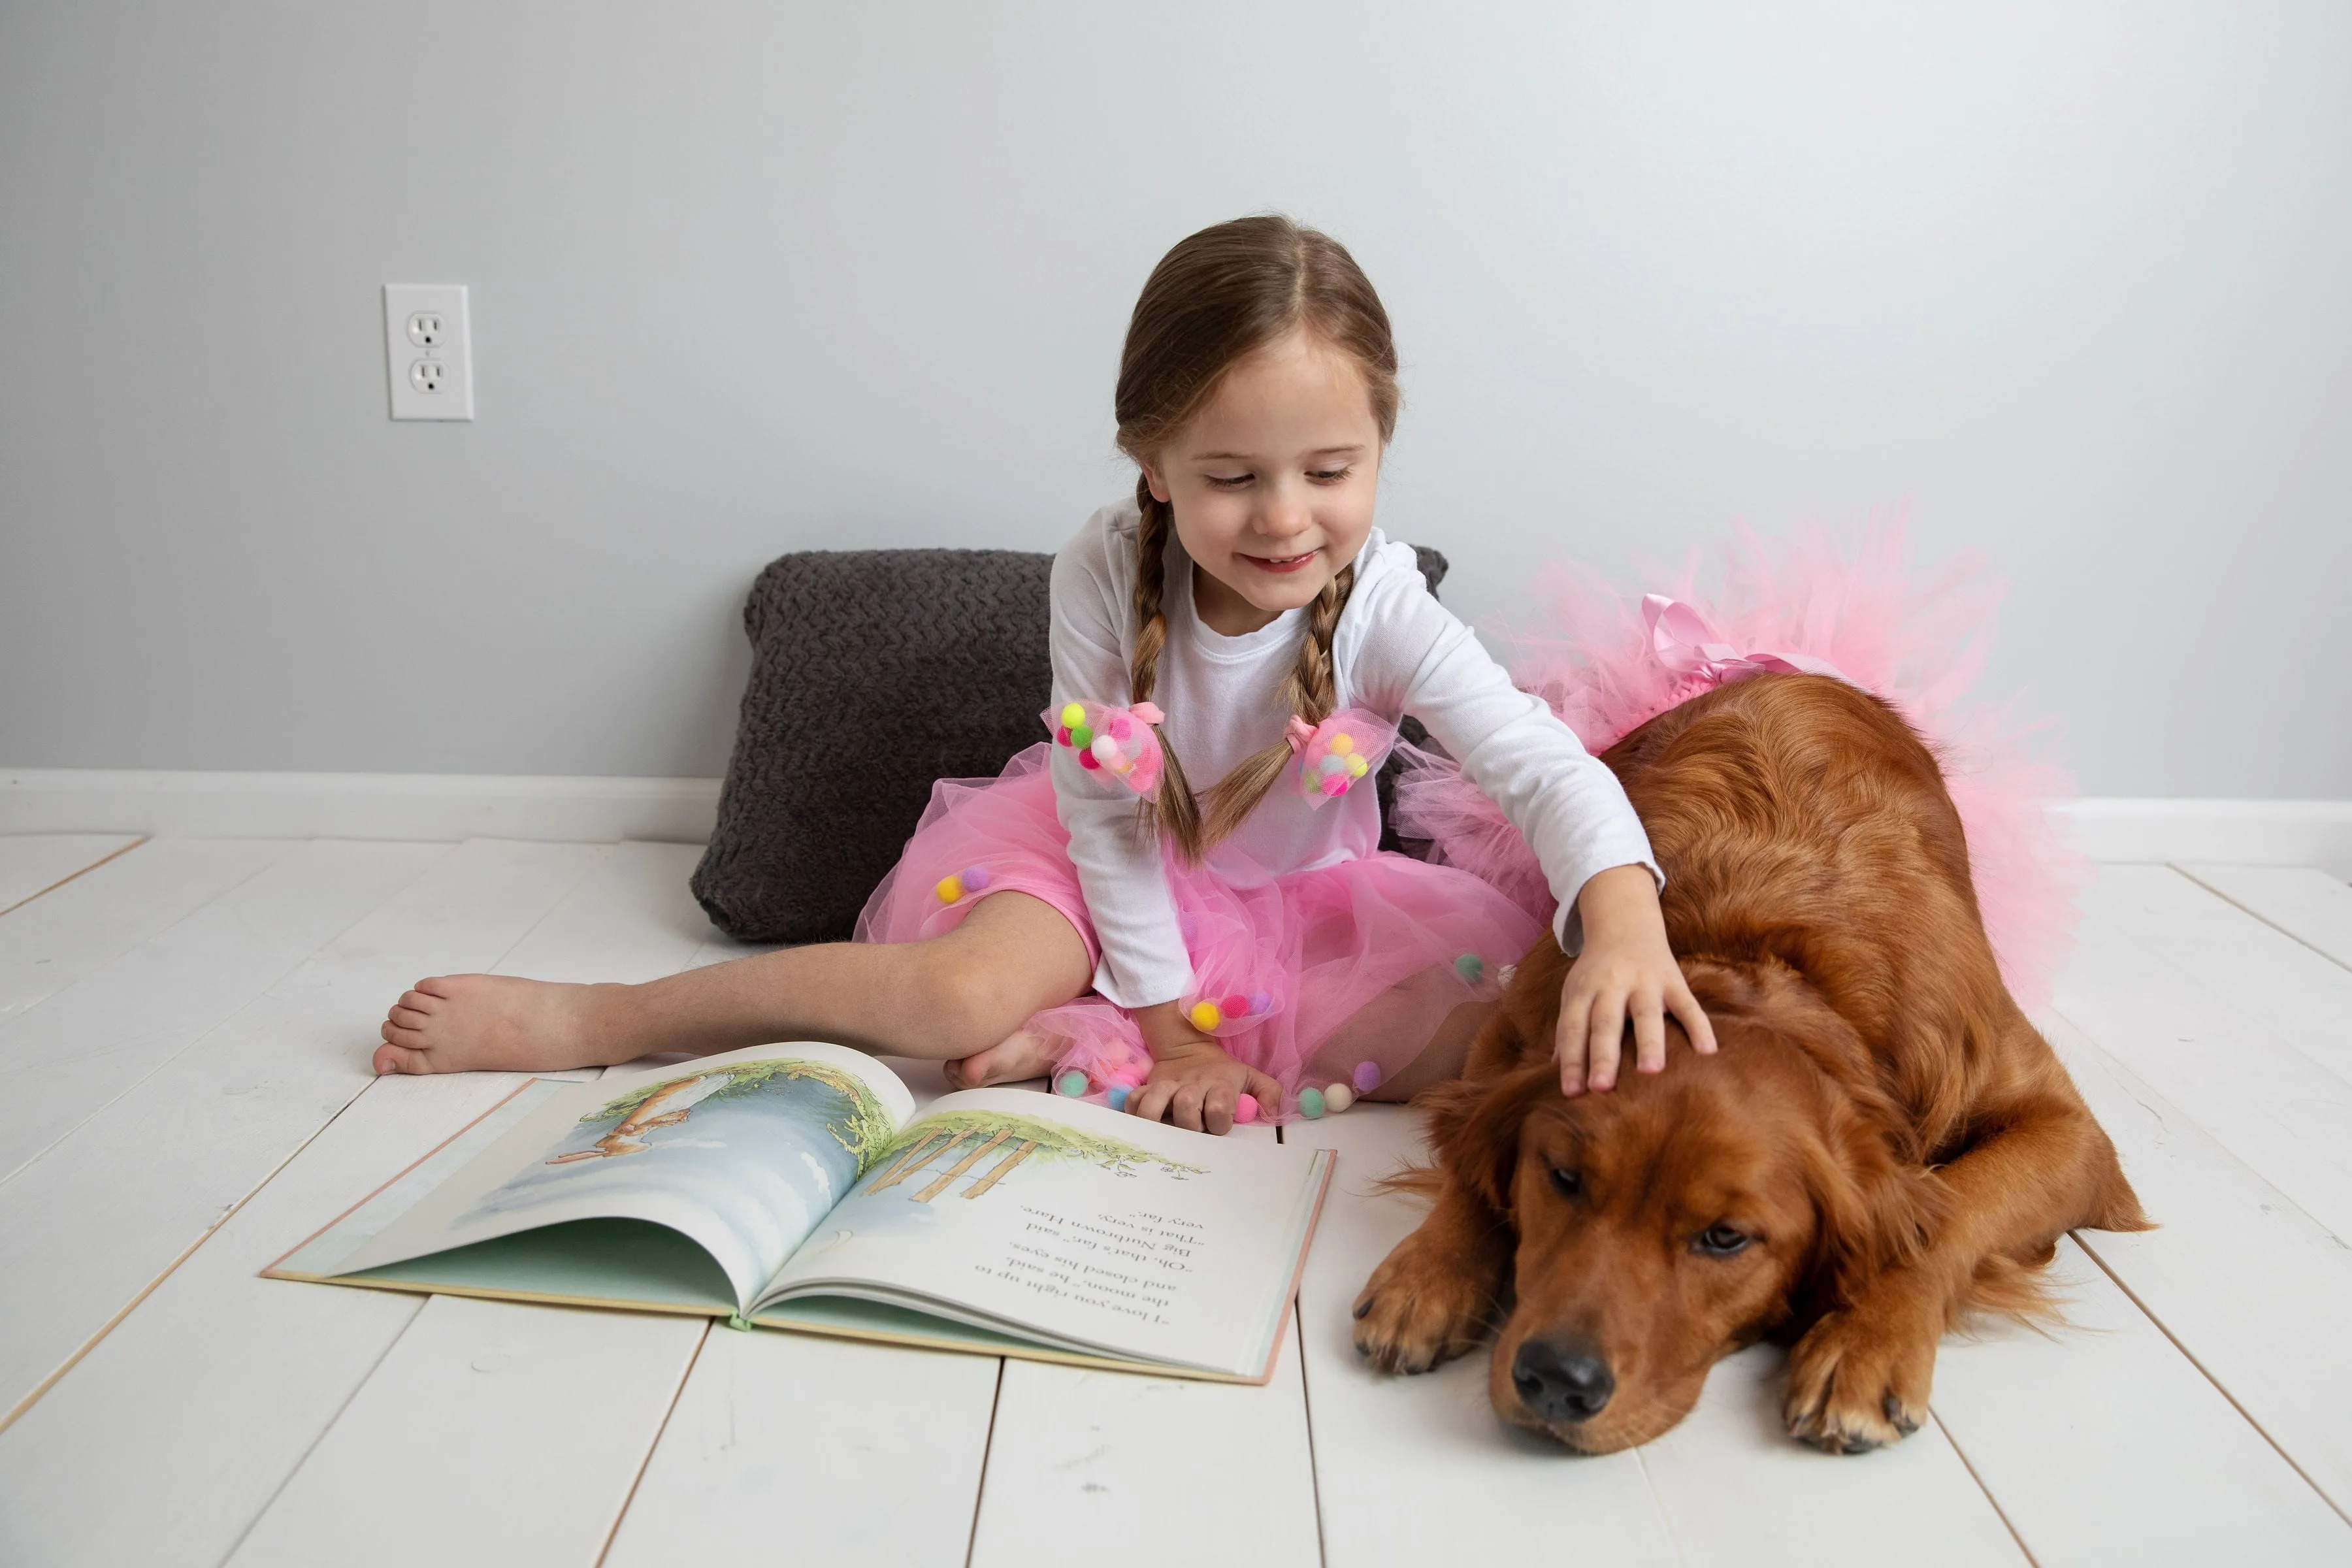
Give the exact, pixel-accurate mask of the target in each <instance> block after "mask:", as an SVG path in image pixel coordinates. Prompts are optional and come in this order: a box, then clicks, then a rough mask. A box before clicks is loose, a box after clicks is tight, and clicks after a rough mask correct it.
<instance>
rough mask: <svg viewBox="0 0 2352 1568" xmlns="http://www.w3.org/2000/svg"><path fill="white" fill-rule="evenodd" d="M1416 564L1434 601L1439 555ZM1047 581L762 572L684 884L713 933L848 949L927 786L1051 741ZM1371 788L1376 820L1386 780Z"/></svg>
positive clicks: (902, 571)
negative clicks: (738, 696)
mask: <svg viewBox="0 0 2352 1568" xmlns="http://www.w3.org/2000/svg"><path fill="white" fill-rule="evenodd" d="M1415 553H1416V554H1417V555H1418V556H1419V557H1420V563H1421V571H1422V575H1423V576H1424V577H1425V578H1427V579H1428V581H1429V585H1430V588H1431V589H1432V590H1433V591H1434V590H1435V588H1436V587H1437V584H1438V583H1439V582H1440V581H1441V580H1442V579H1443V578H1444V575H1445V564H1446V563H1445V557H1444V556H1443V555H1440V554H1439V553H1438V552H1436V551H1434V550H1423V549H1419V548H1418V547H1416V550H1415ZM1053 569H1054V558H1053V557H1052V556H1051V555H1042V554H1034V553H1031V552H1025V551H1015V550H852V551H807V552H800V553H796V554H792V555H785V556H781V557H779V558H778V559H777V560H776V561H774V562H773V563H771V564H770V565H769V566H768V568H767V570H766V571H764V572H761V574H760V578H759V581H758V582H756V583H754V584H752V586H751V599H750V600H749V601H748V602H747V603H746V604H745V605H744V606H743V627H744V630H745V631H746V632H747V633H748V634H749V635H750V637H751V682H750V684H749V685H748V686H746V687H745V688H744V691H743V711H742V719H741V721H740V725H739V726H738V728H737V730H736V732H735V754H734V756H733V757H732V758H731V759H730V761H729V763H728V764H727V782H726V784H725V786H724V787H723V788H722V789H721V790H720V791H719V823H718V826H717V827H716V828H715V829H714V830H713V831H712V833H711V836H710V847H709V849H708V850H706V851H705V852H704V854H703V857H702V864H701V865H699V866H698V867H696V868H695V871H694V879H693V883H692V887H693V889H694V896H695V897H696V898H697V899H698V900H701V903H702V907H703V908H704V909H705V910H708V911H709V915H710V918H711V920H712V921H715V922H716V923H717V924H718V926H719V929H720V930H721V931H726V932H727V933H728V934H729V935H730V936H734V937H738V938H740V939H742V940H744V941H746V942H838V941H841V940H844V939H845V938H846V937H847V936H848V935H849V932H850V928H851V927H852V926H853V925H855V924H856V920H857V911H858V910H861V909H863V908H864V907H865V904H866V895H867V894H869V893H871V892H872V891H873V890H874V886H875V884H876V883H877V882H879V881H880V880H881V879H882V878H883V875H884V874H885V873H886V872H887V871H888V870H889V869H890V868H891V867H892V866H893V865H894V864H896V863H897V861H898V852H899V850H900V849H902V848H903V847H905V846H906V842H907V837H908V835H909V834H911V833H912V832H914V830H915V824H916V822H917V820H918V819H919V818H920V817H921V816H922V815H923V807H924V805H926V804H927V803H928V802H929V799H930V795H931V785H932V784H933V783H934V782H935V781H937V780H940V779H943V778H988V777H993V776H994V775H995V774H996V773H998V772H999V771H1000V770H1002V769H1003V766H1004V764H1005V763H1007V762H1009V761H1011V760H1012V758H1013V754H1014V753H1015V752H1019V751H1020V750H1022V748H1024V747H1025V746H1028V745H1031V744H1033V743H1034V742H1038V741H1041V740H1043V739H1045V730H1044V728H1043V726H1041V725H1040V724H1039V722H1038V719H1037V715H1038V714H1039V712H1041V711H1042V710H1044V709H1045V704H1046V703H1047V702H1048V701H1049V700H1051V699H1052V696H1053V691H1052V686H1053V677H1052V672H1051V669H1050V668H1049V666H1048V664H1047V662H1046V624H1047V613H1048V601H1049V580H1050V578H1051V576H1052V574H1053ZM1415 728H1418V726H1415ZM1378 782H1379V784H1380V786H1381V808H1382V816H1386V815H1387V806H1388V797H1389V789H1388V785H1389V782H1390V781H1389V778H1388V775H1387V772H1386V770H1383V771H1382V773H1381V778H1380V780H1379V781H1378ZM1390 847H1394V845H1393V842H1392V841H1391V843H1390Z"/></svg>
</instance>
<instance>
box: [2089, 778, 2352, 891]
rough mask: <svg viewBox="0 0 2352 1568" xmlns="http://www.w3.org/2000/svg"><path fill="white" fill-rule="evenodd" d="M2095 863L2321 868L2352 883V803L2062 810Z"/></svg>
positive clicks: (2195, 803)
mask: <svg viewBox="0 0 2352 1568" xmlns="http://www.w3.org/2000/svg"><path fill="white" fill-rule="evenodd" d="M2059 810H2060V812H2061V813H2062V814H2063V816H2065V817H2066V819H2067V821H2068V822H2069V824H2070V825H2071V826H2072V827H2073V829H2074V841H2075V842H2076V843H2077V844H2079V845H2081V846H2082V847H2083V850H2084V853H2085V854H2087V855H2088V856H2090V858H2092V859H2094V860H2111V861H2164V860H2182V861H2189V860H2213V861H2220V862H2221V863H2223V864H2228V865H2240V866H2316V867H2318V868H2320V869H2321V870H2323V871H2326V872H2327V873H2328V874H2329V875H2330V876H2334V877H2340V878H2345V879H2352V800H2139V799H2132V798H2128V797H2125V796H2120V795H2092V796H2088V797H2085V798H2084V799H2082V800H2074V801H2068V802H2066V803H2065V804H2064V805H2062V806H2060V807H2059Z"/></svg>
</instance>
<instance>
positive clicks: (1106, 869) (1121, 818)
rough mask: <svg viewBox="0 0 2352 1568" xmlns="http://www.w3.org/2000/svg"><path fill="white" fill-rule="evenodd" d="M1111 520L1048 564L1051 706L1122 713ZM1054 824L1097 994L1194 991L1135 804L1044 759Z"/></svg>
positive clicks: (1152, 843)
mask: <svg viewBox="0 0 2352 1568" xmlns="http://www.w3.org/2000/svg"><path fill="white" fill-rule="evenodd" d="M1131 557H1132V552H1131V550H1130V551H1129V558H1128V559H1127V560H1126V561H1125V562H1124V565H1125V567H1126V570H1125V571H1121V570H1120V569H1119V567H1120V565H1121V564H1122V563H1121V562H1120V559H1119V558H1118V555H1117V553H1116V552H1114V551H1113V550H1112V549H1111V547H1110V539H1109V528H1108V519H1107V518H1106V517H1105V516H1104V515H1103V514H1101V513H1097V514H1096V515H1095V517H1093V518H1092V519H1090V520H1088V521H1087V526H1086V527H1085V528H1084V529H1082V530H1080V531H1079V532H1078V535H1077V537H1076V538H1075V539H1073V540H1071V541H1070V542H1069V543H1067V544H1066V545H1064V546H1063V547H1062V550H1061V552H1060V553H1059V554H1057V555H1055V557H1054V575H1053V617H1052V623H1051V630H1050V632H1049V633H1048V640H1049V646H1050V651H1051V655H1052V659H1053V670H1054V694H1053V702H1052V706H1053V707H1055V708H1059V707H1061V706H1062V704H1064V703H1066V702H1070V701H1074V700H1086V699H1091V700H1095V701H1097V702H1108V703H1113V704H1116V705H1118V706H1120V707H1125V706H1127V704H1128V702H1129V695H1130V694H1129V685H1128V666H1127V652H1126V640H1125V639H1126V638H1127V637H1128V636H1129V635H1131V634H1129V626H1128V623H1129V620H1131V619H1132V618H1133V611H1132V610H1131V609H1130V608H1129V605H1130V603H1131V598H1132V594H1133V589H1134V577H1133V563H1132V559H1131ZM1051 755H1052V762H1051V763H1050V764H1049V766H1050V768H1051V771H1052V776H1053V780H1054V804H1055V814H1056V815H1057V816H1059V817H1060V818H1061V822H1062V826H1063V827H1065V828H1066V829H1067V830H1068V832H1069V835H1070V864H1071V865H1072V866H1074V867H1075V868H1076V870H1077V873H1078V889H1079V891H1080V892H1082V893H1083V894H1084V895H1085V896H1086V902H1087V918H1088V919H1089V920H1090V921H1093V922H1094V928H1095V938H1096V940H1097V942H1099V943H1100V944H1101V947H1102V958H1101V962H1100V963H1098V964H1097V966H1096V969H1095V989H1096V990H1097V991H1098V992H1100V993H1101V994H1103V995H1104V996H1106V997H1108V998H1109V999H1110V1000H1111V1001H1112V1002H1114V1003H1116V1004H1118V1005H1119V1006H1121V1007H1127V1008H1137V1007H1146V1006H1150V1005H1153V1004H1155V1003H1160V1002H1173V1001H1174V1000H1175V999H1176V998H1178V997H1180V996H1181V995H1182V994H1184V991H1185V988H1186V987H1188V986H1189V985H1191V984H1192V958H1191V955H1190V954H1189V953H1188V952H1186V950H1185V946H1184V938H1183V934H1182V932H1181V931H1180V930H1179V929H1178V927H1177V923H1176V902H1175V900H1174V899H1173V897H1171V894H1170V893H1169V890H1168V875H1167V872H1166V871H1165V870H1164V869H1163V868H1162V866H1161V862H1160V844H1159V840H1158V837H1157V835H1156V834H1154V833H1152V832H1151V831H1150V828H1149V827H1148V826H1146V825H1145V823H1144V821H1143V816H1142V810H1141V806H1142V802H1141V800H1140V797H1139V796H1137V795H1134V794H1132V793H1130V792H1129V790H1127V789H1126V788H1125V787H1123V786H1121V785H1119V784H1116V783H1114V782H1112V781H1110V780H1108V779H1106V778H1104V777H1103V776H1102V775H1101V774H1099V773H1089V772H1088V771H1087V770H1086V769H1084V768H1081V767H1080V766H1079V765H1078V763H1077V753H1076V752H1073V751H1071V750H1070V749H1069V748H1068V747H1066V746H1055V747H1053V748H1052V749H1051Z"/></svg>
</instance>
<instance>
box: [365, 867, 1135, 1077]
mask: <svg viewBox="0 0 2352 1568" xmlns="http://www.w3.org/2000/svg"><path fill="white" fill-rule="evenodd" d="M1092 979H1093V969H1092V966H1091V965H1090V964H1089V963H1087V948H1086V943H1085V942H1083V941H1082V940H1081V939H1080V938H1079V936H1078V933H1077V931H1076V929H1075V928H1074V927H1073V926H1072V925H1071V924H1070V922H1069V921H1068V920H1066V918H1064V916H1063V915H1062V913H1061V911H1060V910H1056V909H1055V908H1054V906H1053V905H1051V904H1049V903H1046V902H1045V900H1042V899H1036V898H1032V897H1031V896H1030V895H1028V894H1026V893H1016V892H1003V893H996V894H992V895H991V896H990V897H988V898H985V899H982V900H981V901H980V902H979V904H978V905H977V906H976V907H974V909H973V910H972V911H971V914H969V915H967V916H966V917H965V918H964V921H963V923H962V924H961V925H960V926H958V927H957V928H956V929H955V930H954V931H950V932H949V933H947V934H946V935H945V936H940V937H934V938H932V939H931V940H929V941H928V942H888V943H883V942H825V943H823V944H820V945H817V946H814V947H793V948H786V949H784V950H782V952H769V953H761V954H760V955H759V956H757V957H754V958H739V959H737V960H735V961H734V962H732V963H714V964H711V965H709V967H707V968H703V969H689V970H688V971H686V972H685V973H680V974H673V975H670V976H668V977H667V978H666V979H661V980H655V981H649V982H647V983H646V984H643V985H567V984H554V983H551V982H548V981H543V980H521V979H517V978H513V977H511V976H508V975H500V974H447V975H441V976H437V977H436V978H434V979H431V980H420V981H418V982H417V983H416V986H415V989H414V990H412V991H409V992H408V993H407V994H404V995H403V996H402V997H401V998H400V1000H399V1001H398V1002H396V1003H394V1005H393V1008H392V1013H391V1016H389V1017H387V1018H386V1019H385V1020H384V1024H383V1040H384V1043H383V1046H382V1047H380V1048H379V1049H378V1050H377V1051H376V1053H375V1069H376V1071H378V1072H380V1073H385V1072H407V1073H426V1072H467V1071H478V1070H482V1069H499V1070H507V1071H521V1072H546V1071H552V1070H555V1069H558V1068H578V1067H596V1066H609V1065H611V1064H613V1063H615V1062H625V1061H628V1060H631V1059H632V1058H636V1057H641V1056H646V1055H648V1054H650V1053H653V1052H656V1051H689V1052H693V1053H695V1054H696V1055H708V1054H709V1053H710V1052H712V1051H728V1050H734V1049H736V1048H738V1047H743V1046H758V1045H765V1044H767V1043H769V1042H770V1041H773V1040H791V1039H818V1040H833V1041H836V1042H838V1043H840V1044H842V1045H847V1046H856V1047H860V1048H862V1049H865V1050H869V1051H873V1052H875V1053H876V1054H877V1055H888V1056H906V1057H922V1058H929V1059H932V1060H942V1059H947V1060H952V1059H955V1058H965V1057H974V1056H975V1054H977V1058H978V1059H976V1060H975V1061H974V1062H973V1063H971V1065H970V1066H969V1067H968V1068H967V1069H966V1070H965V1072H964V1073H963V1074H962V1075H961V1076H962V1077H963V1078H965V1079H967V1080H970V1081H981V1080H982V1079H984V1080H986V1081H1001V1080H1002V1079H1005V1078H1007V1077H1011V1076H1014V1073H1013V1069H1014V1068H1024V1067H1026V1068H1029V1070H1030V1071H1032V1072H1038V1071H1043V1070H1044V1066H1045V1064H1044V1063H1043V1062H1039V1063H1036V1064H1035V1065H1034V1067H1030V1064H1029V1062H1028V1058H1029V1057H1030V1056H1032V1055H1034V1054H1035V1053H1034V1049H1032V1048H1031V1047H1028V1046H1024V1044H1023V1037H1021V1036H1018V1035H1016V1034H1015V1031H1016V1030H1017V1029H1018V1028H1019V1027H1020V1026H1021V1024H1022V1022H1023V1021H1024V1019H1026V1018H1027V1017H1028V1016H1030V1015H1031V1014H1032V1013H1034V1012H1036V1011H1038V1010H1039V1009H1041V1008H1045V1007H1055V1006H1059V1005H1061V1004H1063V1003H1065V1002H1067V1001H1069V1000H1070V999H1071V998H1072V997H1074V996H1076V995H1077V994H1079V993H1081V992H1083V991H1084V990H1086V988H1087V984H1089V983H1090V982H1091V981H1092ZM1008 1036H1010V1037H1012V1038H1009V1039H1008V1038H1007V1037H1008ZM1039 1044H1041V1045H1042V1042H1041V1043H1039ZM991 1047H1004V1048H1003V1049H1002V1050H992V1049H991ZM1021 1076H1027V1074H1026V1073H1024V1074H1022V1075H1021Z"/></svg>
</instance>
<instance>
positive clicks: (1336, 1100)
mask: <svg viewBox="0 0 2352 1568" xmlns="http://www.w3.org/2000/svg"><path fill="white" fill-rule="evenodd" d="M1298 1098H1299V1099H1301V1100H1304V1099H1306V1098H1307V1097H1306V1096H1305V1095H1303V1094H1302V1095H1300V1096H1299V1097H1298ZM1355 1103H1356V1091H1355V1090H1354V1089H1349V1087H1348V1086H1347V1085H1346V1084H1344V1083H1335V1084H1333V1085H1332V1086H1331V1087H1330V1088H1328V1089H1325V1090H1324V1091H1323V1109H1324V1110H1328V1111H1330V1112H1332V1113H1333V1114H1335V1115H1336V1114H1338V1113H1339V1112H1340V1111H1342V1110H1347V1109H1348V1107H1349V1106H1351V1105H1353V1104H1355Z"/></svg>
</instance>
